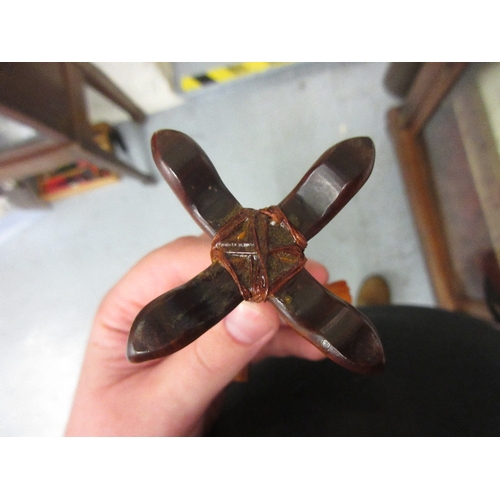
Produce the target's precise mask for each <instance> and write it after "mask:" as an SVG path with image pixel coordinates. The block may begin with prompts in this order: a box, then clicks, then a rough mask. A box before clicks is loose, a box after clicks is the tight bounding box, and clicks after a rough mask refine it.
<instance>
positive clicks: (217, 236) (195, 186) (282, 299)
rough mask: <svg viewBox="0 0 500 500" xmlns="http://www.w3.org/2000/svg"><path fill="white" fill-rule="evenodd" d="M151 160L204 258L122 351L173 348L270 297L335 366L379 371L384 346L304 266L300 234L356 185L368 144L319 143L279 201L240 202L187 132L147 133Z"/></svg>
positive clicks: (140, 353)
mask: <svg viewBox="0 0 500 500" xmlns="http://www.w3.org/2000/svg"><path fill="white" fill-rule="evenodd" d="M152 150H153V157H154V160H155V163H156V165H157V167H158V169H159V170H160V172H161V174H162V176H163V177H164V178H165V180H166V181H167V182H168V184H169V185H170V186H171V188H172V189H173V191H174V192H175V193H176V195H177V196H178V198H179V199H180V200H181V202H182V203H183V205H184V206H185V208H186V209H187V210H188V212H189V213H190V214H191V216H192V217H193V218H194V219H195V221H196V222H197V223H198V224H199V225H200V226H201V227H202V228H203V230H204V231H206V232H207V233H208V234H209V235H210V236H211V237H212V238H213V240H212V249H211V259H212V264H211V265H210V266H209V267H208V268H207V269H205V270H204V271H202V272H201V273H200V274H198V275H197V276H196V277H194V278H193V279H192V280H190V281H188V282H187V283H186V284H184V285H182V286H180V287H177V288H175V289H174V290H171V291H169V292H167V293H165V294H163V295H161V296H160V297H158V298H156V299H155V300H153V301H152V302H150V303H149V304H148V305H146V306H145V307H144V308H143V309H142V310H141V311H140V312H139V314H138V315H137V318H136V319H135V321H134V323H133V325H132V328H131V331H130V336H129V341H128V347H127V355H128V358H129V359H130V361H132V362H140V361H146V360H150V359H155V358H159V357H162V356H166V355H168V354H172V353H174V352H176V351H178V350H179V349H182V348H183V347H185V346H186V345H188V344H189V343H191V342H192V341H194V340H196V339H197V338H198V337H199V336H200V335H202V334H203V333H205V332H206V331H207V330H208V329H210V328H211V327H212V326H214V325H215V324H217V323H218V322H219V321H221V320H222V319H223V318H224V317H225V316H226V315H227V314H228V313H229V312H230V311H231V310H232V309H234V308H235V307H236V306H237V305H238V304H239V303H240V302H241V301H242V300H251V301H254V302H262V301H265V300H267V301H269V302H271V303H272V304H273V305H274V306H275V307H276V309H277V310H278V312H279V313H280V314H281V316H282V317H283V318H284V319H285V320H286V321H287V322H288V323H289V324H290V325H291V326H292V327H293V328H294V329H295V330H296V331H297V332H298V333H299V334H301V335H302V336H304V337H305V338H306V339H307V340H309V341H310V342H311V343H312V344H314V345H315V346H316V347H317V348H318V349H319V350H320V351H322V352H323V353H324V354H325V355H326V356H327V357H329V358H330V359H332V360H333V361H335V362H336V363H338V364H339V365H341V366H343V367H345V368H348V369H350V370H352V371H355V372H359V373H376V372H380V371H381V370H382V369H383V366H384V351H383V348H382V344H381V342H380V339H379V337H378V335H377V332H376V330H375V328H374V327H373V325H372V324H371V323H370V321H369V320H368V319H367V318H366V317H365V316H364V315H363V314H362V313H361V312H360V311H358V310H357V309H356V308H355V307H353V306H352V305H351V304H349V303H347V302H345V301H344V300H342V299H340V298H339V297H337V296H336V295H334V294H333V293H331V292H330V291H329V290H327V289H326V288H325V287H323V286H322V285H321V284H320V283H318V282H317V281H316V280H315V279H314V278H313V277H312V276H311V275H310V274H309V273H308V272H307V270H306V269H305V268H304V265H305V262H306V259H305V256H304V249H305V248H306V245H307V241H308V240H310V239H311V238H312V237H313V236H314V235H315V234H317V233H318V232H319V231H320V230H321V229H322V228H323V227H324V226H325V225H326V224H327V223H328V222H330V220H331V219H332V218H333V217H334V216H335V215H336V214H337V213H338V212H339V211H340V210H341V209H342V208H343V207H344V206H345V205H346V203H347V202H348V201H349V200H350V199H351V198H352V197H353V196H354V195H355V194H356V193H357V192H358V190H359V189H360V188H361V186H362V185H363V184H364V183H365V182H366V180H367V179H368V177H369V176H370V174H371V171H372V168H373V163H374V159H375V148H374V145H373V142H372V141H371V139H369V138H368V137H356V138H353V139H348V140H346V141H343V142H340V143H338V144H337V145H335V146H333V147H331V148H330V149H328V150H327V151H326V152H325V153H324V154H323V155H322V156H321V157H320V158H319V159H318V160H317V161H316V163H315V164H314V165H313V166H312V167H311V168H310V169H309V171H308V172H307V173H306V175H305V176H304V177H303V178H302V180H301V181H300V182H299V184H298V185H297V186H296V187H295V189H293V191H292V192H291V193H290V194H289V195H288V196H287V197H286V198H285V199H284V200H283V201H282V202H281V203H279V204H278V205H275V206H271V207H268V208H265V209H262V210H254V209H251V208H243V207H242V206H241V205H240V204H239V203H238V201H237V200H236V198H235V197H234V196H233V195H232V194H231V193H230V192H229V190H228V189H227V188H226V186H225V185H224V184H223V182H222V180H221V179H220V177H219V175H218V174H217V171H216V170H215V168H214V166H213V164H212V162H211V161H210V159H209V158H208V156H207V155H206V154H205V152H204V151H203V150H202V149H201V147H200V146H199V145H198V144H197V143H196V142H195V141H194V140H193V139H191V138H190V137H189V136H187V135H185V134H183V133H181V132H178V131H175V130H160V131H159V132H156V133H155V134H154V135H153V138H152Z"/></svg>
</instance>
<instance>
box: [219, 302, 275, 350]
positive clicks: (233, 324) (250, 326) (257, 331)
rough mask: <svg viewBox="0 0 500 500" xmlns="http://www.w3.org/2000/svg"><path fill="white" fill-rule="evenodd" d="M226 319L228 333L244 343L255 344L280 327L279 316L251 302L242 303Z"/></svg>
mask: <svg viewBox="0 0 500 500" xmlns="http://www.w3.org/2000/svg"><path fill="white" fill-rule="evenodd" d="M224 321H225V326H226V330H227V331H228V333H229V334H230V335H231V336H232V337H233V338H234V339H235V340H236V341H238V342H241V343H243V344H255V342H258V341H259V340H261V339H262V338H264V337H266V336H268V335H269V336H270V335H272V334H273V333H276V331H277V330H278V328H279V320H278V318H277V316H274V315H272V314H268V313H267V312H266V309H265V308H263V307H261V306H259V305H258V304H253V303H251V302H243V303H241V304H240V305H239V306H238V307H237V308H236V309H235V310H234V311H232V312H231V313H230V314H228V315H227V316H226V318H225V320H224Z"/></svg>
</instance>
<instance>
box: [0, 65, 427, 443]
mask: <svg viewBox="0 0 500 500" xmlns="http://www.w3.org/2000/svg"><path fill="white" fill-rule="evenodd" d="M96 64H97V66H98V67H99V68H101V69H102V70H103V71H104V72H105V73H106V74H107V75H108V76H110V77H111V78H112V79H113V81H115V82H116V83H117V84H118V85H119V86H120V87H121V88H122V89H123V90H124V91H125V92H126V93H127V94H128V95H129V96H130V97H131V98H132V99H133V100H134V101H135V102H136V104H137V105H138V106H140V107H141V108H142V109H143V110H145V111H146V113H147V114H148V119H147V121H146V122H145V123H144V124H142V125H139V124H137V123H134V122H132V121H129V118H128V117H127V115H124V114H121V112H120V111H119V110H118V109H117V108H116V107H114V106H113V105H111V104H110V103H109V102H106V101H105V100H102V99H100V98H99V97H98V96H97V95H95V93H93V92H91V91H90V90H89V92H88V94H87V97H88V105H89V108H90V115H91V117H92V119H93V121H95V122H98V121H105V122H107V123H109V124H111V125H113V126H116V129H117V130H118V131H119V133H120V135H121V136H122V138H123V141H124V144H125V145H126V149H127V151H121V150H119V151H120V154H121V155H122V156H123V158H124V159H126V160H127V161H129V162H130V163H131V164H133V165H134V166H136V167H137V168H138V169H139V170H141V171H142V172H145V173H153V174H154V175H155V176H156V177H157V178H158V182H157V183H155V184H143V183H142V182H140V181H138V180H135V179H133V178H128V177H122V178H120V179H119V180H118V181H117V182H112V183H109V184H107V185H105V186H102V187H100V188H96V189H93V190H88V191H85V192H82V193H79V194H76V195H74V196H68V197H64V198H61V199H59V200H56V201H53V202H50V203H47V204H42V203H40V204H39V205H37V204H36V203H32V204H26V203H24V205H23V204H21V205H23V207H22V208H20V206H16V205H12V203H10V202H9V201H8V197H4V199H3V201H2V216H1V217H0V268H1V269H2V278H1V279H0V297H1V309H2V313H1V316H0V333H1V336H2V342H3V349H2V351H1V353H0V380H1V383H0V436H59V435H62V434H63V432H64V428H65V424H66V421H67V418H68V415H69V411H70V408H71V403H72V397H73V393H74V390H75V387H76V384H77V380H78V375H79V371H80V366H81V362H82V359H83V354H84V350H85V345H86V342H87V339H88V335H89V332H90V328H91V324H92V320H93V317H94V314H95V312H96V309H97V307H98V305H99V303H100V301H101V299H102V298H103V296H104V295H105V294H106V292H107V291H108V290H109V289H110V288H111V287H112V286H113V284H114V283H115V282H116V281H117V280H119V279H120V277H121V276H123V274H124V273H125V272H126V271H127V270H128V269H129V268H130V267H131V266H132V265H133V264H134V263H135V262H137V261H138V260H139V259H140V258H141V257H143V256H144V255H145V254H147V253H148V252H150V251H151V250H153V249H155V248H157V247H159V246H161V245H163V244H165V243H167V242H169V241H172V240H173V239H175V238H178V237H180V236H183V235H189V234H200V232H201V231H200V229H199V227H198V226H197V225H196V224H195V222H194V221H193V220H192V219H191V218H190V216H189V215H188V213H187V212H186V210H185V209H184V208H183V207H182V205H181V203H180V202H179V200H178V199H177V198H176V197H175V195H174V193H173V192H172V190H171V189H170V188H169V186H168V185H167V184H166V183H165V182H164V181H163V179H161V178H160V176H159V174H158V173H157V171H156V168H155V166H154V163H153V161H152V157H151V151H150V146H149V141H150V138H151V135H152V134H153V133H154V132H155V131H156V130H159V129H164V128H170V129H177V130H180V131H182V132H184V133H186V134H188V135H190V136H191V137H193V138H194V139H195V140H196V141H197V142H198V143H199V144H200V145H201V147H202V148H203V149H204V150H205V151H206V153H207V154H208V156H209V157H210V159H211V160H212V162H213V163H214V165H215V167H216V168H217V170H218V172H219V174H220V176H221V178H222V180H223V182H224V183H225V184H226V185H227V187H228V188H229V190H230V191H231V192H232V193H233V194H234V195H235V196H236V198H237V199H238V200H239V201H240V203H241V204H242V205H244V206H248V207H252V208H261V207H265V206H268V205H271V204H276V203H277V202H279V201H281V200H282V199H283V197H284V196H285V195H287V194H288V192H289V191H290V190H291V189H292V188H293V187H294V186H295V185H296V184H297V182H298V181H299V180H300V179H301V177H302V176H303V175H304V173H305V172H306V171H307V170H308V169H309V167H310V166H311V165H312V164H313V163H314V161H315V160H316V159H317V158H318V157H319V156H320V155H321V154H322V153H323V152H324V151H325V150H326V149H328V148H329V147H330V146H332V145H334V144H335V143H337V142H338V141H341V140H343V139H347V138H350V137H355V136H369V137H371V138H372V139H373V141H374V143H375V147H376V160H375V166H374V170H373V174H372V176H371V177H370V179H369V180H368V182H367V183H366V185H365V186H364V187H363V188H362V189H361V191H360V192H359V193H358V195H356V196H355V198H354V199H353V200H352V201H351V202H350V203H349V204H348V205H347V206H346V207H345V208H344V209H343V210H342V212H341V213H340V214H339V215H338V216H337V217H335V218H334V219H333V220H332V221H331V222H330V224H329V225H328V226H326V228H325V229H324V230H323V231H321V232H320V233H319V234H318V235H317V236H316V237H315V238H314V239H313V240H311V241H310V243H309V246H308V249H307V256H308V258H310V259H316V260H318V261H320V262H322V263H323V264H325V265H326V266H327V268H328V269H329V272H330V278H331V280H341V279H344V280H347V282H348V284H349V286H350V288H351V292H352V294H353V295H354V296H355V295H356V294H357V292H358V290H359V287H360V284H361V283H362V281H363V279H364V278H366V277H367V276H369V275H372V274H381V275H383V276H384V277H385V278H386V279H387V281H388V283H389V285H390V288H391V292H392V301H393V302H394V303H396V304H418V305H427V306H435V305H436V299H435V297H434V294H433V290H432V286H431V282H430V279H429V275H428V272H427V269H426V266H425V262H424V257H423V254H422V249H421V246H420V243H419V239H418V235H417V232H416V228H415V225H414V221H413V218H412V215H411V211H410V206H409V202H408V200H407V197H406V193H405V188H404V184H403V181H402V177H401V173H400V169H399V166H398V162H397V159H396V157H395V153H394V149H393V146H392V144H391V142H390V139H389V135H388V132H387V125H386V114H387V112H388V110H389V109H390V108H391V107H393V106H394V105H395V104H397V103H398V102H399V101H398V99H397V98H396V97H395V96H393V95H390V94H389V93H388V92H387V90H386V89H385V87H384V85H383V79H384V75H385V73H386V71H387V68H388V64H386V63H290V64H283V65H281V64H272V65H265V66H260V67H258V66H254V69H253V70H248V71H241V65H240V66H238V63H234V62H232V63H227V62H226V63H206V62H205V63H96ZM234 66H238V67H239V68H240V71H239V73H240V74H239V75H237V76H234V75H233V76H234V77H230V76H227V73H224V69H226V70H227V69H228V68H231V67H234ZM213 69H218V70H219V73H218V75H219V77H220V78H212V79H210V78H207V75H208V74H209V72H210V70H213ZM224 74H225V75H226V77H224ZM203 76H205V78H203ZM196 77H197V78H196ZM209 80H212V81H209ZM4 187H5V186H4ZM11 188H13V186H11ZM10 199H12V198H10Z"/></svg>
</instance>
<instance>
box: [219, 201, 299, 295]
mask: <svg viewBox="0 0 500 500" xmlns="http://www.w3.org/2000/svg"><path fill="white" fill-rule="evenodd" d="M306 246H307V241H306V239H305V238H304V236H302V234H300V233H299V232H298V231H297V230H296V229H295V228H294V227H293V226H292V225H291V224H290V222H289V221H288V219H287V218H286V217H285V214H284V213H283V212H282V211H281V210H280V208H279V207H276V206H273V207H269V208H265V209H262V210H253V209H251V208H244V209H242V210H241V211H240V212H239V213H238V214H237V215H235V216H234V217H233V218H232V219H231V220H229V221H228V222H227V223H226V224H225V225H224V226H223V227H222V228H221V229H220V231H219V232H218V233H217V234H216V235H215V237H214V239H213V241H212V250H211V257H212V262H220V263H221V264H222V265H223V266H224V268H225V269H226V270H227V271H228V272H229V273H230V274H231V276H232V277H233V279H234V281H235V282H236V283H237V285H238V287H239V289H240V293H241V296H242V297H243V299H244V300H251V301H253V302H263V301H264V300H266V299H267V297H268V296H269V295H273V293H274V292H275V291H277V290H279V289H280V288H281V287H282V286H283V285H284V284H285V283H286V282H287V281H289V280H290V279H291V278H292V277H293V276H295V275H296V274H297V273H298V272H299V271H300V270H301V269H302V268H303V267H304V265H305V262H306V258H305V257H304V248H305V247H306Z"/></svg>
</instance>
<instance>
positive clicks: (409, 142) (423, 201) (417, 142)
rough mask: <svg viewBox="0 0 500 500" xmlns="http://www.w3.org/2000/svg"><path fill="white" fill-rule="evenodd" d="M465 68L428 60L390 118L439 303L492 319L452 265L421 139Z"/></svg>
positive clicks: (390, 126) (448, 307)
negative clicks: (471, 296) (459, 277)
mask: <svg viewBox="0 0 500 500" xmlns="http://www.w3.org/2000/svg"><path fill="white" fill-rule="evenodd" d="M466 67H467V64H466V63H424V64H423V65H422V66H421V68H420V70H419V72H418V73H417V75H416V77H415V78H414V80H413V83H412V85H411V87H410V89H409V91H408V93H407V95H406V97H405V99H404V102H403V104H402V105H401V106H399V107H396V108H393V109H391V110H390V111H389V113H388V115H387V120H388V128H389V133H390V135H391V138H392V141H393V144H394V147H395V150H396V154H397V157H398V160H399V163H400V166H401V172H402V175H403V179H404V182H405V185H406V189H407V193H408V197H409V201H410V204H411V207H412V210H413V215H414V218H415V222H416V225H417V228H418V231H419V235H420V239H421V243H422V246H423V250H424V254H425V257H426V261H427V266H428V269H429V273H430V276H431V279H432V282H433V285H434V290H435V293H436V298H437V300H438V303H439V305H440V306H441V307H443V308H445V309H449V310H455V311H463V312H467V313H469V314H472V315H475V316H479V317H482V318H486V319H491V314H490V312H489V310H488V308H487V306H486V305H485V303H483V302H481V301H478V300H474V299H471V298H470V297H467V296H466V293H465V291H464V290H463V288H462V285H461V283H460V281H459V280H458V278H457V276H456V273H455V271H454V269H453V266H452V261H451V258H450V253H449V249H448V247H447V241H446V240H445V236H444V235H445V231H444V225H443V221H442V218H441V215H440V210H439V206H438V201H437V195H436V186H435V184H434V181H433V178H432V172H431V168H430V163H429V158H428V155H427V152H426V148H425V144H424V141H423V138H422V132H423V129H424V127H425V125H426V124H427V123H428V121H429V120H430V118H431V117H432V115H433V113H434V111H435V110H436V109H437V107H438V106H439V104H440V103H441V102H442V101H443V99H444V98H445V97H446V95H447V94H448V93H449V92H450V91H451V89H452V88H453V86H454V84H455V83H456V82H457V80H458V79H459V78H460V76H461V75H462V74H463V73H464V70H465V69H466Z"/></svg>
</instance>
